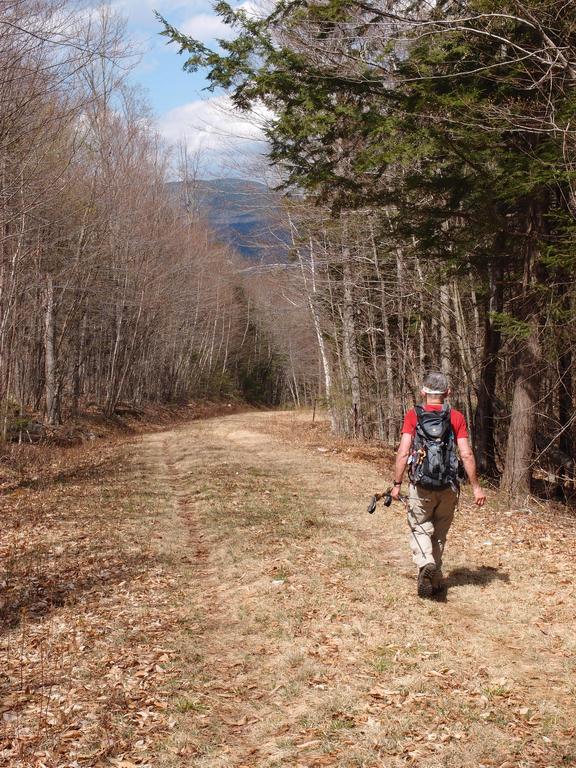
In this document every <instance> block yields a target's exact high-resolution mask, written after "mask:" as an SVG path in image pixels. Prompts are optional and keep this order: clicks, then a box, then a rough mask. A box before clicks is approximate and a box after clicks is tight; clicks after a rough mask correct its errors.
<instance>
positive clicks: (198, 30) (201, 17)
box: [180, 13, 235, 43]
mask: <svg viewBox="0 0 576 768" xmlns="http://www.w3.org/2000/svg"><path fill="white" fill-rule="evenodd" d="M180 32H183V33H184V34H185V35H189V36H190V37H193V38H194V39H195V40H200V41H201V42H203V43H207V42H209V41H210V40H231V39H232V38H233V37H234V35H235V31H234V29H233V28H232V27H231V26H230V25H229V24H225V23H224V22H223V21H222V19H221V18H220V16H215V15H214V14H210V13H197V14H196V15H195V16H191V17H190V18H189V19H186V21H184V22H182V24H181V25H180Z"/></svg>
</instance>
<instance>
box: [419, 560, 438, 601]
mask: <svg viewBox="0 0 576 768" xmlns="http://www.w3.org/2000/svg"><path fill="white" fill-rule="evenodd" d="M435 572H436V565H435V564H434V563H426V565H424V566H422V568H420V572H419V573H418V597H432V595H433V594H434V586H433V584H432V580H433V577H434V576H435Z"/></svg>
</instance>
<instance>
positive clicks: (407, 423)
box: [402, 403, 468, 440]
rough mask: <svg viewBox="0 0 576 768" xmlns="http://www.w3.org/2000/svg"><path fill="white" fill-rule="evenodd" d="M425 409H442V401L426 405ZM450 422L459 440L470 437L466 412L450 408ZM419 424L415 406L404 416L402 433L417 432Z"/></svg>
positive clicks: (410, 433) (413, 433) (412, 433)
mask: <svg viewBox="0 0 576 768" xmlns="http://www.w3.org/2000/svg"><path fill="white" fill-rule="evenodd" d="M424 410H425V411H441V410H442V406H441V405H440V403H432V404H430V405H425V406H424ZM450 423H451V424H452V429H453V431H454V437H455V439H456V440H459V439H460V438H461V437H468V429H467V427H466V419H465V418H464V414H463V413H460V411H457V410H455V409H454V408H451V409H450ZM417 424H418V418H417V416H416V411H415V410H414V408H411V409H410V410H409V411H408V412H407V413H406V416H405V417H404V424H403V425H402V433H406V434H408V435H412V437H414V435H415V434H416V425H417Z"/></svg>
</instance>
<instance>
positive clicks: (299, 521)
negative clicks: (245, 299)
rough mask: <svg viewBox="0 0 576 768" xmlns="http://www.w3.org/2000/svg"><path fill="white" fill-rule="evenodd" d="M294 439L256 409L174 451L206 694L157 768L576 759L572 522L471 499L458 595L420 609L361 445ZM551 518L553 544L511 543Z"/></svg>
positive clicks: (190, 689)
mask: <svg viewBox="0 0 576 768" xmlns="http://www.w3.org/2000/svg"><path fill="white" fill-rule="evenodd" d="M307 429H308V427H306V428H305V430H307ZM315 429H316V430H317V429H318V428H315ZM271 431H273V432H275V433H276V434H280V433H284V435H289V437H290V445H287V444H286V443H285V442H283V441H282V442H281V441H279V440H277V439H273V438H270V437H269V436H267V433H269V432H271ZM301 435H302V431H301V430H299V428H298V424H297V422H295V421H294V420H293V419H292V418H291V417H289V416H286V417H282V416H279V415H263V416H260V415H255V416H252V417H246V416H243V417H240V418H234V419H230V420H228V421H223V422H213V423H211V424H210V425H204V424H203V425H198V426H197V427H195V428H194V429H193V431H192V432H191V433H190V436H189V437H187V436H185V435H181V440H178V441H174V442H170V445H166V446H165V449H166V450H169V451H170V455H171V458H170V462H171V466H172V476H173V487H174V490H175V493H176V494H177V495H178V497H179V500H180V501H179V503H180V506H181V509H182V511H183V514H184V516H185V517H186V518H187V520H188V522H189V525H190V527H191V531H192V533H191V535H192V540H193V541H194V542H195V547H196V550H197V556H198V557H197V560H196V566H195V569H194V571H193V572H192V573H191V579H192V581H191V582H190V586H189V591H190V594H191V595H193V596H194V597H193V604H192V606H191V608H190V614H189V618H188V619H187V621H186V623H187V628H188V632H189V638H188V642H186V636H185V635H183V636H182V638H181V640H180V641H179V645H180V646H181V648H182V657H181V658H182V660H183V661H185V663H186V667H187V670H188V671H187V672H186V674H185V675H184V676H183V678H182V684H181V686H180V689H179V690H178V693H177V697H176V698H175V701H176V702H178V701H182V700H183V699H190V700H191V701H192V702H193V703H194V705H193V706H192V707H191V708H190V709H189V710H185V711H182V707H180V711H178V705H176V706H175V708H174V709H175V711H174V716H175V717H176V719H177V722H178V725H177V727H176V729H175V730H174V732H173V735H172V737H171V739H170V740H169V742H168V743H167V745H166V749H165V751H164V753H163V755H162V756H161V759H160V765H166V766H176V765H189V764H191V761H192V764H194V765H195V766H199V768H216V766H238V767H239V766H262V767H267V768H268V767H269V768H271V767H272V766H285V765H288V766H322V765H333V766H391V768H393V767H394V766H402V765H416V766H422V768H434V767H436V766H438V768H439V767H440V766H453V767H454V768H456V766H458V767H464V766H470V767H472V766H474V767H477V766H482V765H485V766H518V767H523V768H532V767H535V766H561V765H570V764H574V763H575V762H576V747H575V745H574V736H575V731H574V720H575V718H574V716H575V709H576V707H575V704H574V698H573V696H574V650H575V645H574V639H573V637H572V634H571V627H572V621H573V615H574V583H573V580H572V576H571V574H570V573H569V572H568V574H566V573H564V574H558V577H557V580H556V581H555V583H550V581H549V574H550V572H553V571H554V570H556V571H559V570H561V568H559V563H560V562H563V563H565V564H568V563H569V562H570V559H569V558H570V557H571V551H572V546H573V543H574V537H573V534H571V532H570V531H567V530H566V529H565V528H563V527H562V525H561V522H562V521H558V526H557V527H556V528H554V529H553V530H551V528H550V526H551V525H552V523H551V521H547V523H546V524H545V525H544V524H543V523H541V522H540V521H539V520H538V519H537V518H536V516H535V515H530V514H527V513H522V514H521V515H520V516H511V517H508V516H507V515H506V514H505V513H504V512H503V511H502V510H498V508H497V505H496V500H495V499H494V498H493V499H491V506H490V507H489V509H488V510H486V511H485V512H482V513H478V512H475V511H472V509H471V508H470V507H469V503H468V502H467V501H466V500H465V501H464V502H463V504H462V513H461V515H460V517H459V520H458V522H457V524H456V528H455V529H454V530H455V535H454V536H453V537H452V541H451V543H450V550H449V553H448V562H447V566H448V568H447V570H448V572H449V584H450V588H449V592H448V601H447V602H446V603H432V602H426V601H419V600H418V599H417V598H416V597H415V594H414V592H415V585H414V577H413V573H412V567H411V565H410V563H409V557H408V552H407V546H406V544H405V530H404V521H403V519H402V515H401V514H399V515H398V514H397V515H394V516H393V517H392V516H390V517H385V514H384V512H380V513H379V514H380V516H379V517H375V518H369V516H368V515H366V514H365V511H364V509H365V503H366V500H367V496H369V495H370V493H371V492H372V490H373V489H374V488H376V487H379V484H381V483H382V480H381V479H379V477H378V475H377V474H376V473H375V472H374V470H372V469H370V468H369V467H367V466H364V467H363V466H361V465H358V463H356V462H351V461H349V459H350V455H349V454H350V453H351V452H352V451H354V450H357V449H359V450H363V448H362V447H359V446H349V447H350V448H351V451H350V452H347V451H346V450H345V447H344V450H343V451H342V450H341V449H340V453H343V454H344V456H345V458H346V461H345V462H344V463H343V462H342V461H340V460H339V459H338V460H334V456H333V454H332V451H333V450H334V447H333V446H332V445H331V443H330V441H328V442H327V443H326V444H320V445H319V444H318V443H321V441H320V440H318V432H316V443H315V445H313V446H312V450H310V448H298V447H296V445H297V444H298V443H299V442H301ZM302 441H303V442H305V439H303V440H302ZM192 446H195V448H196V450H194V451H193V452H192V451H191V450H190V449H191V447H192ZM200 446H201V450H198V448H199V447H200ZM318 447H323V448H326V447H328V448H329V454H328V455H327V454H326V453H325V452H319V451H317V448H318ZM364 458H365V457H364ZM386 514H390V513H386ZM544 528H546V530H547V532H548V533H547V542H548V545H549V549H546V546H544V547H539V548H538V551H537V552H536V551H535V550H534V549H530V547H529V546H523V545H519V544H518V541H517V540H518V539H519V538H522V541H526V539H525V538H524V537H527V536H529V535H533V534H534V532H535V531H538V530H541V529H544ZM488 537H490V539H491V541H490V542H489V539H488ZM513 542H514V548H511V544H512V543H513ZM526 572H527V573H528V574H529V577H528V578H525V573H526Z"/></svg>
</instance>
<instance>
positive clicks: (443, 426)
mask: <svg viewBox="0 0 576 768" xmlns="http://www.w3.org/2000/svg"><path fill="white" fill-rule="evenodd" d="M414 410H415V411H416V418H417V425H416V434H415V436H414V441H413V444H412V455H411V457H410V472H409V475H410V482H411V483H412V484H413V485H420V486H422V487H423V488H429V489H430V490H442V489H444V488H453V489H454V490H457V489H458V457H457V455H456V441H455V439H454V430H453V429H452V423H451V421H450V406H449V405H447V404H444V405H443V406H442V410H441V411H425V410H424V408H423V407H422V406H421V405H417V406H416V407H415V409H414Z"/></svg>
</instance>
